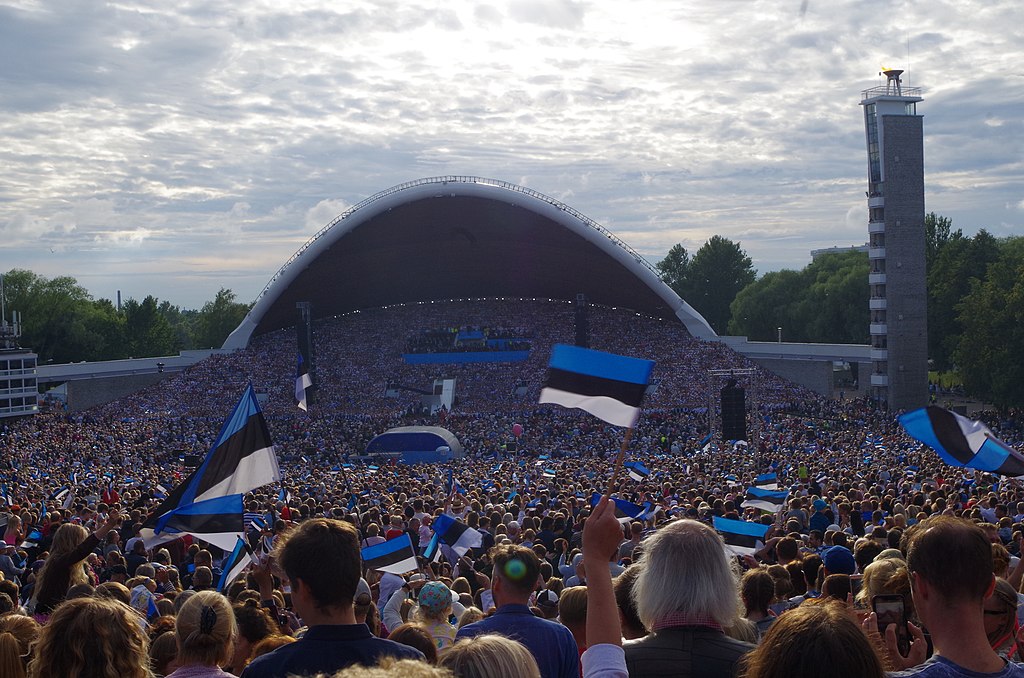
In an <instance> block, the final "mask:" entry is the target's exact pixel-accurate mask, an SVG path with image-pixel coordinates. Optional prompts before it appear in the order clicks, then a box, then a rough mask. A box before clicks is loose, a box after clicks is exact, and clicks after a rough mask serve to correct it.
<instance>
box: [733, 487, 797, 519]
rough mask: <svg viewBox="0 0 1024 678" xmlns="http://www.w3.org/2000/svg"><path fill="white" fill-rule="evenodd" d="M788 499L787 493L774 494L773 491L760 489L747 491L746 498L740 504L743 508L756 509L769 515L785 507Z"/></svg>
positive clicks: (752, 488) (755, 488)
mask: <svg viewBox="0 0 1024 678" xmlns="http://www.w3.org/2000/svg"><path fill="white" fill-rule="evenodd" d="M787 499H789V492H785V491H783V492H776V491H773V490H762V489H761V488H760V487H751V488H748V489H747V494H746V497H744V499H743V503H742V504H740V506H742V507H743V508H756V509H761V510H762V511H768V512H770V513H776V512H778V510H779V509H780V508H782V507H783V506H785V505H786V500H787Z"/></svg>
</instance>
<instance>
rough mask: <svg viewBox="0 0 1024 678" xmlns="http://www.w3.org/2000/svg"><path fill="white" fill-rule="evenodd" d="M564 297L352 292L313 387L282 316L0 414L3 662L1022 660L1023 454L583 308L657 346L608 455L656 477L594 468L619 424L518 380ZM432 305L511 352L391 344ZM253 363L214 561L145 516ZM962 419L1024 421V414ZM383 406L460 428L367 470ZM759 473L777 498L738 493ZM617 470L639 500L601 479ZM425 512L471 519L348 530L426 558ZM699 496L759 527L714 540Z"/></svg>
mask: <svg viewBox="0 0 1024 678" xmlns="http://www.w3.org/2000/svg"><path fill="white" fill-rule="evenodd" d="M572 318H573V307H572V306H571V305H569V304H565V303H562V302H549V301H535V300H489V301H477V302H458V303H456V302H450V303H436V304H414V305H407V306H398V307H391V308H388V309H380V310H375V311H364V312H360V313H354V314H350V315H347V316H343V317H338V318H333V319H329V320H325V321H322V322H318V323H317V324H316V326H315V330H314V337H315V348H316V350H315V366H316V378H317V388H316V392H315V394H314V395H313V397H312V398H311V405H310V409H309V411H308V412H302V411H300V410H298V409H297V408H296V407H295V404H294V382H293V380H294V370H295V350H294V331H292V330H282V331H279V332H273V333H270V334H267V335H263V336H260V337H256V338H255V339H254V340H253V342H252V344H251V346H250V347H248V348H247V349H245V350H242V351H238V352H236V353H233V354H229V355H219V356H214V357H212V358H209V359H207V360H205V361H203V362H201V363H199V364H197V365H195V366H194V367H192V368H190V369H189V370H187V371H185V372H182V373H180V374H177V375H172V376H170V377H169V378H168V379H166V380H165V381H164V382H162V383H160V384H158V385H156V386H153V387H151V388H148V389H146V390H144V391H141V392H139V393H137V394H135V395H133V396H131V397H129V398H125V399H122V400H119V401H116V402H113V403H110V404H107V405H104V406H101V407H97V408H93V409H91V410H88V411H85V412H80V413H74V414H69V413H66V412H63V411H59V410H53V411H49V412H44V413H42V414H40V415H37V416H35V417H31V418H25V419H20V420H17V421H13V422H7V423H5V424H3V425H2V427H0V484H2V493H3V498H2V500H0V501H2V502H3V503H5V504H6V513H5V515H6V518H0V521H2V520H6V526H5V527H4V528H3V529H4V542H5V544H6V545H7V546H6V548H5V549H4V551H3V552H2V553H0V572H2V573H3V581H2V582H0V612H2V613H3V614H2V615H0V675H5V676H6V675H12V676H18V675H31V676H56V675H81V676H89V675H97V676H136V675H138V676H151V675H158V676H162V675H173V676H175V678H180V677H182V676H207V675H209V676H224V675H244V676H247V677H252V676H256V677H257V678H258V677H260V676H285V675H300V676H306V675H309V676H314V675H317V674H324V675H333V674H334V673H335V672H341V673H339V674H338V675H352V676H361V675H377V674H375V673H374V672H375V671H377V672H380V673H379V674H380V675H410V676H418V675H424V676H427V675H438V676H440V675H444V676H451V675H456V676H505V675H507V676H520V675H524V676H528V675H540V676H545V677H547V676H567V677H568V676H579V675H581V672H583V674H584V675H591V676H622V675H627V674H628V675H632V676H648V675H650V676H657V675H684V676H689V675H692V676H719V675H720V676H731V675H743V676H748V677H750V678H754V677H760V676H783V675H786V676H792V675H801V676H811V675H830V676H832V675H839V676H847V675H848V676H862V675H883V673H884V672H885V671H898V670H904V671H907V673H906V674H905V675H943V676H945V675H988V674H993V675H1018V674H1020V673H1021V672H1024V669H1021V668H1018V666H1017V665H1016V664H1015V663H1014V662H1016V661H1019V660H1020V659H1021V657H1020V656H1019V655H1020V651H1019V650H1018V645H1017V630H1018V628H1019V622H1018V618H1019V617H1024V613H1022V614H1020V615H1019V614H1018V612H1019V610H1022V609H1024V608H1021V607H1020V601H1021V600H1024V596H1022V594H1020V593H1019V591H1020V590H1021V588H1022V587H1021V584H1022V579H1024V564H1022V562H1024V561H1022V560H1021V559H1020V556H1021V555H1022V554H1021V543H1022V540H1024V490H1022V488H1021V486H1020V484H1019V482H1018V481H1016V480H1013V479H1006V478H999V477H995V476H991V475H988V474H984V473H980V472H974V471H973V470H970V469H963V468H952V467H949V466H946V465H945V464H943V463H942V462H941V461H940V460H939V458H938V456H937V455H936V454H935V453H933V452H932V451H930V450H928V449H927V448H924V447H922V446H921V445H920V444H919V443H917V442H916V441H914V440H912V439H910V438H909V437H907V436H906V435H905V433H904V432H903V431H902V429H901V428H900V427H899V425H898V424H897V423H896V420H895V417H894V413H892V412H888V411H886V410H885V409H884V408H882V407H880V406H879V405H878V404H877V403H873V402H871V401H870V400H867V399H853V398H849V397H847V398H845V399H841V400H840V399H831V398H826V397H822V396H818V395H816V394H814V393H812V392H810V391H808V390H806V389H804V388H801V387H799V386H795V385H793V384H790V383H787V382H785V381H783V380H781V379H779V378H778V377H776V376H774V375H772V374H771V373H769V372H766V371H764V370H761V369H760V368H758V367H757V366H756V365H755V364H753V363H751V362H749V361H747V360H746V359H744V358H743V357H742V356H739V355H737V354H735V353H733V352H731V351H730V350H729V349H728V348H727V347H725V346H724V345H722V344H719V343H716V342H705V341H700V340H697V339H694V338H693V337H691V336H690V335H689V334H687V333H686V331H685V329H684V328H683V327H682V326H681V325H680V324H678V323H675V322H668V321H662V320H658V319H653V318H648V317H645V316H640V315H637V314H635V313H632V312H629V311H625V310H622V309H610V308H602V307H594V308H593V309H592V310H591V317H590V327H591V345H592V346H593V347H595V348H599V349H602V350H606V351H610V352H614V353H621V354H626V355H632V356H637V357H643V358H649V359H652V360H655V361H656V367H655V371H654V373H653V375H652V384H655V385H656V388H655V389H651V391H650V392H649V394H648V396H647V398H646V399H645V402H644V407H643V413H642V416H641V418H640V421H639V423H638V425H637V427H636V430H635V432H634V434H633V436H632V439H631V441H630V444H629V447H628V450H627V452H626V459H627V461H629V462H633V463H637V464H640V465H642V466H643V467H644V468H645V469H646V470H649V474H647V475H646V476H644V477H641V478H640V479H639V480H637V479H635V478H634V477H631V476H630V475H627V474H625V473H620V474H618V476H617V477H616V479H615V481H614V483H611V476H612V466H613V463H614V459H615V456H616V453H617V452H618V450H619V447H620V445H621V444H622V441H623V430H622V429H619V428H616V427H612V426H609V425H606V424H604V423H603V422H601V421H600V420H598V419H595V418H594V417H592V416H590V415H587V414H585V413H582V412H579V411H576V410H564V409H561V408H557V407H551V406H540V405H537V400H538V394H539V391H540V388H541V386H542V385H543V381H544V378H545V370H546V362H547V357H548V356H549V355H550V349H551V346H552V345H553V344H555V343H559V342H562V343H571V342H572V339H573V325H572ZM439 327H458V328H464V327H505V328H516V331H515V334H517V335H518V336H529V337H530V342H531V346H532V348H531V353H530V357H529V358H528V360H526V361H525V362H521V363H514V364H509V363H493V364H490V363H473V364H466V365H461V364H460V365H408V364H405V362H404V361H403V360H402V353H403V351H404V350H405V348H406V342H407V340H408V338H409V337H411V336H420V335H422V334H424V333H429V332H430V331H432V330H431V328H439ZM716 369H717V370H722V369H744V370H749V369H753V375H754V376H752V377H748V376H743V377H742V378H743V379H744V380H745V381H743V382H742V383H741V385H743V386H746V387H747V388H748V393H749V394H750V395H749V396H748V401H749V403H750V406H751V409H750V413H749V417H748V424H749V436H748V438H749V440H748V441H744V442H742V443H732V442H727V441H722V440H720V439H719V438H718V437H712V438H711V439H710V440H709V439H708V438H707V436H708V432H709V430H711V428H712V427H713V426H714V425H715V424H716V421H717V419H716V412H715V409H716V403H715V395H716V394H717V388H720V386H721V385H720V384H717V382H715V381H714V380H713V379H712V378H711V377H709V374H710V370H716ZM441 377H444V378H455V379H456V384H457V385H456V394H457V399H456V403H455V405H454V406H453V407H452V409H451V411H447V410H445V411H443V412H441V413H436V414H429V413H423V412H422V410H421V409H420V407H419V401H418V397H419V396H417V395H415V394H412V392H409V391H399V392H398V393H399V395H398V396H397V397H395V396H394V395H393V394H392V395H389V393H388V389H387V388H386V386H387V384H389V383H400V384H403V385H406V386H410V387H414V388H420V389H425V388H427V387H429V385H430V384H432V383H433V381H434V379H437V378H441ZM249 383H251V384H253V386H254V388H255V390H256V391H257V393H259V394H260V398H261V400H262V406H263V411H264V413H265V416H266V419H267V422H268V426H269V428H270V430H271V433H272V437H273V440H274V444H275V448H276V451H277V455H278V459H279V463H280V467H281V474H282V480H281V482H280V484H274V485H268V486H264V487H262V488H258V489H256V490H254V491H253V492H251V493H249V494H248V495H247V496H246V498H245V505H246V516H245V518H246V525H247V526H248V527H249V528H250V530H251V531H252V534H251V535H250V536H251V537H253V538H254V540H255V541H254V542H253V543H254V544H255V545H256V550H255V554H254V557H255V559H256V560H258V561H259V564H258V565H255V566H253V567H250V568H249V569H248V570H246V571H245V573H244V574H243V575H242V576H241V577H239V578H238V579H237V580H235V581H232V582H228V581H224V582H221V576H222V574H223V570H224V569H225V568H226V567H227V566H228V565H229V563H227V562H226V559H230V554H227V553H225V552H223V551H221V550H219V549H217V548H215V547H211V546H208V545H206V544H204V543H202V542H199V541H197V540H194V539H191V538H188V537H186V538H184V539H180V540H177V541H175V542H171V543H168V544H163V545H159V546H155V547H153V548H147V546H146V542H145V541H144V540H143V539H141V538H140V537H139V535H140V530H141V527H142V523H143V522H144V521H145V519H146V517H147V515H148V513H149V512H150V511H151V510H153V509H154V508H155V507H156V506H157V505H158V504H159V503H160V501H161V499H162V497H163V496H164V495H165V494H166V493H167V491H168V490H169V489H170V488H173V487H175V486H177V485H178V484H180V483H181V482H182V480H183V479H184V478H185V477H186V476H187V474H188V473H189V472H190V470H191V469H190V468H188V467H185V466H184V461H185V459H186V458H187V456H188V455H202V454H205V453H206V452H207V450H208V449H209V447H210V445H211V444H212V442H213V440H214V439H215V438H216V437H217V434H218V431H219V430H220V427H221V424H222V422H223V420H224V417H225V416H226V415H227V414H228V413H229V412H230V410H231V408H232V406H233V405H234V402H235V401H236V400H237V399H238V397H239V395H240V394H241V393H242V391H243V390H244V388H245V386H246V385H247V384H249ZM978 416H980V417H982V418H984V419H986V421H987V423H989V425H990V426H992V428H993V429H994V430H996V431H997V432H998V433H999V435H1000V437H1001V438H1002V439H1003V440H1005V441H1007V442H1008V443H1010V444H1011V445H1018V446H1019V445H1020V444H1021V443H1022V442H1024V430H1022V428H1021V425H1020V422H1019V420H1018V419H1017V418H1016V417H1015V416H1014V414H1013V413H995V412H981V413H979V414H978ZM400 425H443V426H444V427H445V428H447V429H449V430H451V431H452V432H453V433H454V434H455V435H456V436H457V437H458V438H459V440H460V441H461V442H462V444H463V446H464V448H465V450H466V456H465V457H464V458H462V459H459V460H458V461H456V462H455V463H452V464H430V465H426V464H424V465H413V466H409V465H404V464H400V463H387V464H381V463H376V464H374V466H376V467H378V468H372V469H371V467H370V464H371V463H373V461H372V460H368V459H365V458H363V455H362V452H363V450H364V449H365V447H366V445H367V443H368V442H369V441H370V440H371V439H372V438H373V437H374V436H375V435H377V434H379V433H381V432H383V431H385V430H387V429H389V428H392V427H394V426H400ZM769 473H774V474H775V475H776V478H777V480H776V483H777V485H778V488H779V490H781V491H785V492H788V496H787V497H786V498H785V501H784V503H783V505H782V507H781V510H779V511H778V512H765V511H763V510H760V509H758V508H753V507H751V506H744V505H743V504H744V495H745V492H746V490H747V489H748V488H749V487H751V486H752V485H753V483H754V481H755V479H756V478H757V477H758V476H763V475H764V474H769ZM605 493H610V494H612V495H613V496H614V497H616V498H618V499H620V500H623V501H624V502H628V503H629V504H633V505H636V506H644V507H646V508H647V510H646V511H645V512H644V513H643V514H642V515H640V516H638V517H634V518H633V519H629V518H628V517H622V516H621V515H618V514H617V513H616V511H614V510H613V507H614V503H613V504H607V503H605V502H604V501H602V502H601V503H598V504H597V506H594V503H593V502H594V501H595V499H596V496H598V495H602V494H605ZM620 513H621V512H620ZM441 516H448V517H450V518H453V519H455V520H456V521H457V523H456V524H457V525H459V526H465V527H466V528H467V530H471V531H473V532H472V533H471V534H472V535H478V536H476V538H475V539H473V540H470V542H471V545H470V546H469V547H453V546H451V545H449V546H446V547H445V548H444V549H442V553H443V557H440V558H437V559H423V558H421V559H420V562H419V563H418V565H417V567H416V568H411V569H410V571H408V572H406V573H404V575H398V574H393V573H383V572H380V571H376V570H368V569H365V568H363V567H361V565H360V551H361V550H362V549H363V548H367V547H371V546H375V545H378V544H380V543H382V542H385V541H388V540H391V539H395V538H404V535H406V534H408V536H409V539H410V541H411V543H412V545H413V548H414V549H415V550H416V551H417V553H418V555H420V556H423V554H424V551H425V550H427V549H429V546H430V542H431V537H432V536H433V534H434V532H433V530H432V529H431V525H432V523H433V522H434V521H435V520H437V519H438V518H439V517H441ZM716 518H719V519H721V518H725V519H734V520H740V521H746V522H748V523H751V524H757V525H762V526H763V527H764V528H766V529H767V532H766V533H764V536H763V537H760V538H759V540H758V541H757V543H756V544H754V545H753V546H752V547H751V548H749V549H746V550H742V551H737V550H736V549H733V550H731V551H730V550H728V548H731V547H726V545H725V542H724V541H723V537H722V536H721V535H720V534H718V533H717V532H715V530H714V529H712V526H713V524H714V520H715V519H716ZM929 526H934V529H931V528H930V527H929ZM982 547H983V548H982ZM982 551H984V553H982ZM947 570H948V572H947ZM985 582H989V583H992V584H993V586H992V587H989V586H988V584H986V583H985ZM983 585H984V586H983ZM981 589H984V590H981ZM880 602H881V603H884V604H888V605H889V607H885V606H884V605H883V607H881V608H879V607H878V605H879V603H880ZM876 608H877V609H878V610H879V611H880V615H881V617H882V619H883V622H882V623H881V624H879V621H878V619H879V615H876V613H875V609H876ZM883 610H884V614H881V611H883ZM893 610H897V612H893ZM886 615H888V616H886ZM893 615H895V616H893ZM888 621H892V622H894V623H893V624H892V625H891V627H890V628H886V626H887V622H888ZM954 621H955V622H956V624H959V626H953V625H952V624H953V622H954ZM100 628H102V633H98V632H97V629H100ZM897 632H898V633H897ZM1021 639H1022V640H1024V636H1022V638H1021ZM982 644H984V647H982ZM829 653H832V654H831V655H830V654H829ZM997 661H998V664H997ZM1007 661H1008V662H1009V663H1007ZM4 662H6V663H4ZM8 667H9V668H8ZM968 669H970V670H972V671H975V673H957V672H956V671H958V670H961V671H966V670H968ZM26 672H27V673H26ZM901 675H904V674H901Z"/></svg>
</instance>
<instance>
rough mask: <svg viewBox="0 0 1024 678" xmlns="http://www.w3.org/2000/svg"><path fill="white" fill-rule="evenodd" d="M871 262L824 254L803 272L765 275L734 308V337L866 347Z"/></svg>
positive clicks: (852, 254) (857, 254)
mask: <svg viewBox="0 0 1024 678" xmlns="http://www.w3.org/2000/svg"><path fill="white" fill-rule="evenodd" d="M868 319H869V311H868V257H867V255H866V254H865V253H864V252H855V251H851V252H830V253H828V254H823V255H821V256H819V257H818V258H817V259H815V260H814V261H812V262H811V263H810V264H808V265H807V266H805V267H804V269H803V270H802V271H788V270H784V271H776V272H771V273H766V274H765V275H764V276H762V277H761V278H760V279H759V280H758V281H757V282H755V283H753V284H752V285H749V286H748V287H746V288H744V289H743V290H742V291H741V292H740V293H739V294H738V295H736V300H735V301H734V302H733V304H732V320H731V321H730V322H729V332H730V333H733V334H741V335H746V336H747V337H749V338H751V339H753V340H755V341H774V340H775V339H776V338H777V336H778V328H779V327H781V328H783V338H784V339H785V340H786V341H813V342H825V343H835V344H863V343H866V342H867V340H868V336H867V335H868Z"/></svg>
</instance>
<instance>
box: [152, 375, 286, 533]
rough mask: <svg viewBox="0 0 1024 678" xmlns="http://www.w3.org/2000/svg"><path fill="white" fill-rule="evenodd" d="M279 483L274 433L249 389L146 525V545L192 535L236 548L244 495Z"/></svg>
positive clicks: (241, 525) (241, 521) (241, 526)
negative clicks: (207, 449)
mask: <svg viewBox="0 0 1024 678" xmlns="http://www.w3.org/2000/svg"><path fill="white" fill-rule="evenodd" d="M280 479H281V472H280V470H279V469H278V466H277V455H276V454H275V453H274V446H273V444H272V443H271V442H270V431H269V430H268V428H267V422H266V421H265V420H264V418H263V413H262V412H261V411H260V406H259V403H258V402H257V401H256V394H255V393H254V392H253V389H252V385H250V386H249V387H248V388H246V390H245V393H243V394H242V398H241V400H239V401H238V404H237V405H236V406H235V409H234V411H233V412H232V413H231V416H230V417H228V419H227V420H226V421H225V422H224V426H223V428H222V429H221V432H220V435H219V436H217V441H216V442H215V443H214V445H213V448H212V449H211V450H210V452H209V454H207V455H206V458H205V459H204V460H203V463H202V465H200V466H199V468H197V469H196V470H195V471H193V472H192V473H191V474H190V475H189V476H188V478H186V479H185V481H184V482H183V483H181V484H180V485H178V486H177V487H176V488H174V490H172V491H171V493H170V495H169V496H168V497H167V499H165V500H164V501H163V502H162V503H161V504H160V506H158V507H157V508H156V510H155V511H154V512H153V513H152V514H151V515H150V517H149V518H148V519H147V520H146V521H145V523H144V524H143V530H142V535H143V537H144V538H145V540H146V547H147V548H152V547H153V546H155V545H157V544H161V543H163V542H166V541H170V540H172V539H176V538H178V537H180V536H182V534H186V533H187V534H192V535H193V536H195V537H197V538H199V539H202V540H204V541H207V542H209V543H211V544H214V545H216V546H218V547H220V548H222V549H224V550H225V551H226V550H229V549H232V548H234V546H235V540H236V537H237V536H238V535H239V534H242V533H243V532H244V523H243V520H242V513H243V509H242V495H243V494H244V493H246V492H250V491H252V490H254V489H256V488H257V487H262V486H263V485H266V484H268V483H272V482H275V481H280Z"/></svg>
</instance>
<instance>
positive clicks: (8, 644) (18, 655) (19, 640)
mask: <svg viewBox="0 0 1024 678" xmlns="http://www.w3.org/2000/svg"><path fill="white" fill-rule="evenodd" d="M38 636H39V624H37V623H36V621H35V620H34V619H32V617H23V616H21V615H16V614H6V615H3V616H0V676H10V678H25V659H24V658H25V657H26V656H27V655H28V651H29V648H30V647H31V645H32V643H34V642H35V640H36V638H37V637H38Z"/></svg>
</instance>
